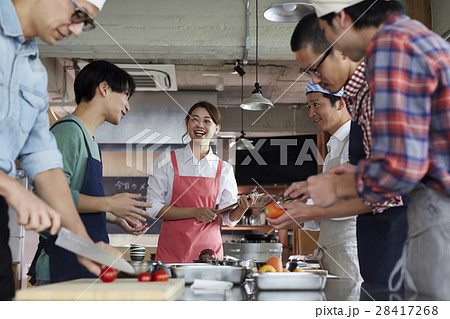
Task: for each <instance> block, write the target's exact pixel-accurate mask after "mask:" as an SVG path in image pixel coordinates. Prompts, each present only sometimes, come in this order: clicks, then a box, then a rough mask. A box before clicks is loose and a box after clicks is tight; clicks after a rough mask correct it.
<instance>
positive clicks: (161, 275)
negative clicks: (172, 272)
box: [153, 269, 169, 281]
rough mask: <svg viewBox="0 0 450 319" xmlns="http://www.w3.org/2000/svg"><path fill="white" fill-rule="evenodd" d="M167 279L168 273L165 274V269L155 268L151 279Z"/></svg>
mask: <svg viewBox="0 0 450 319" xmlns="http://www.w3.org/2000/svg"><path fill="white" fill-rule="evenodd" d="M168 280H169V275H168V274H167V272H166V271H165V270H162V269H161V270H157V271H156V272H155V273H154V274H153V281H168Z"/></svg>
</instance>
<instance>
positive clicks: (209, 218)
mask: <svg viewBox="0 0 450 319" xmlns="http://www.w3.org/2000/svg"><path fill="white" fill-rule="evenodd" d="M185 124H186V130H187V132H186V134H188V135H189V137H190V138H191V141H190V143H188V144H187V145H186V146H185V147H184V148H182V149H179V150H176V151H172V152H170V154H168V153H163V154H161V155H160V156H159V158H158V159H157V161H156V163H155V165H154V168H153V174H152V175H151V176H150V177H149V182H148V184H149V188H148V192H147V201H148V202H149V203H152V205H153V207H152V208H149V209H148V212H149V213H150V214H151V216H152V217H154V218H160V219H162V220H163V224H162V228H161V232H160V234H159V240H158V248H157V250H156V260H162V261H163V262H165V263H180V262H181V263H186V262H192V261H193V260H196V259H198V256H199V254H200V252H201V251H202V250H203V249H212V250H214V252H215V253H216V255H217V258H219V259H222V258H223V250H222V236H221V235H220V224H219V221H218V218H217V217H218V214H216V212H217V211H216V210H215V208H216V207H218V209H222V208H224V207H227V206H229V205H231V204H233V203H236V201H237V202H238V206H237V207H236V208H235V209H234V210H232V211H231V212H229V213H224V214H220V215H219V216H220V217H221V218H222V221H223V223H224V224H226V225H228V226H232V227H233V226H234V225H235V224H236V223H237V222H238V221H239V220H240V219H241V217H242V216H243V215H244V213H245V212H246V211H247V209H248V207H249V203H248V201H247V199H246V197H245V196H242V197H240V198H239V199H238V198H237V184H236V179H235V177H234V173H233V167H232V166H231V165H230V164H228V163H227V162H224V161H223V160H221V159H220V158H219V157H217V156H216V155H214V154H213V152H212V151H211V147H210V142H211V138H212V137H213V136H214V135H215V134H217V133H218V132H219V130H220V113H219V110H218V109H217V108H216V107H215V106H214V105H212V104H210V103H208V102H199V103H196V104H195V105H193V106H192V107H191V109H190V110H189V112H188V115H187V116H186V118H185Z"/></svg>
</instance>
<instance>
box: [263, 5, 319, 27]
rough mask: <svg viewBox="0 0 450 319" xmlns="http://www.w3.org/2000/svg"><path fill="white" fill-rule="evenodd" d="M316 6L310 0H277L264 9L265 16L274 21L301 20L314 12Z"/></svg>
mask: <svg viewBox="0 0 450 319" xmlns="http://www.w3.org/2000/svg"><path fill="white" fill-rule="evenodd" d="M313 11H314V7H313V5H312V4H311V2H310V1H308V0H305V1H277V2H275V3H272V4H271V5H270V6H269V8H267V9H266V11H264V18H266V19H267V20H269V21H272V22H295V23H297V22H299V21H300V19H301V18H303V17H304V16H305V15H307V14H309V13H312V12H313Z"/></svg>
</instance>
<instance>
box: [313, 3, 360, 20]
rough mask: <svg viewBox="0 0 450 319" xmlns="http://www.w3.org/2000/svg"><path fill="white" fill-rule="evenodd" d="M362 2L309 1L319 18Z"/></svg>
mask: <svg viewBox="0 0 450 319" xmlns="http://www.w3.org/2000/svg"><path fill="white" fill-rule="evenodd" d="M363 1H364V0H311V4H312V5H313V6H314V8H315V9H316V14H317V16H318V17H319V18H320V17H323V16H324V15H327V14H329V13H332V12H336V13H338V12H339V11H341V10H342V9H344V8H347V7H350V6H352V5H354V4H357V3H358V2H363Z"/></svg>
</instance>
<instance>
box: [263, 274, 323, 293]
mask: <svg viewBox="0 0 450 319" xmlns="http://www.w3.org/2000/svg"><path fill="white" fill-rule="evenodd" d="M254 277H255V282H256V287H257V288H258V289H260V290H322V289H323V288H324V287H325V283H326V281H327V276H326V275H323V274H315V273H309V272H265V273H262V274H254Z"/></svg>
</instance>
